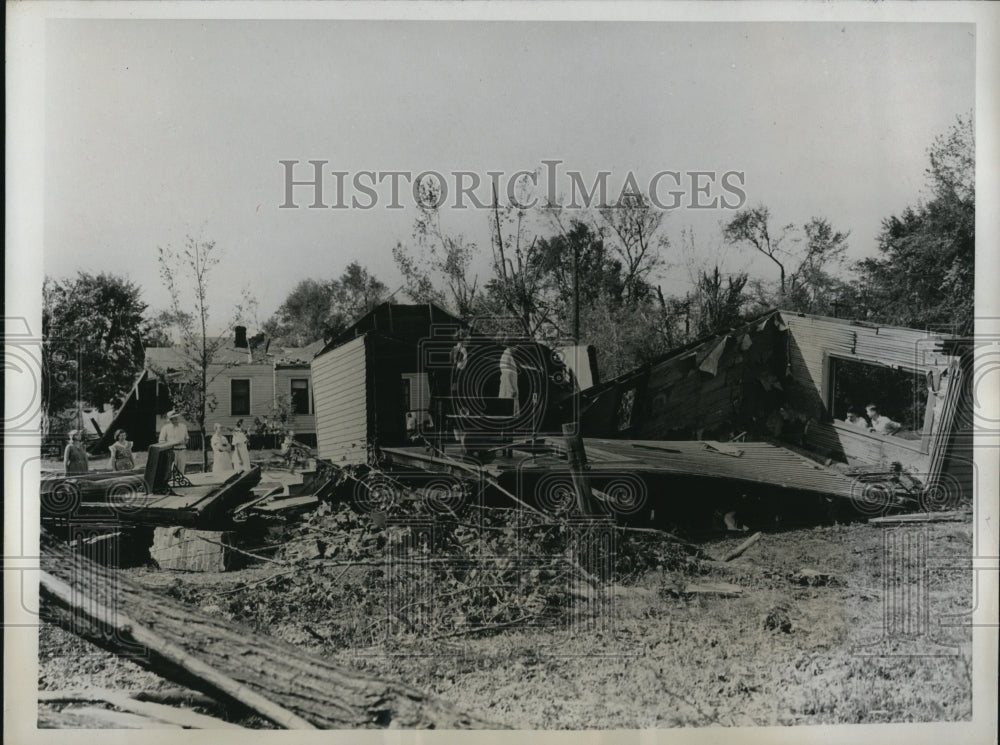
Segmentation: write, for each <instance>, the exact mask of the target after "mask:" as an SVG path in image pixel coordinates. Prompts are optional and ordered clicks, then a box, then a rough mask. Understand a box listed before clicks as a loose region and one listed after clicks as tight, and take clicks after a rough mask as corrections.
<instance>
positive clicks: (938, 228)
mask: <svg viewBox="0 0 1000 745" xmlns="http://www.w3.org/2000/svg"><path fill="white" fill-rule="evenodd" d="M974 135H975V130H974V127H973V122H972V116H971V114H970V115H968V116H966V117H959V118H958V121H957V123H956V124H955V125H954V126H953V127H952V129H951V130H950V131H949V132H948V133H947V134H945V135H941V136H939V137H937V138H936V139H935V140H934V143H933V145H932V146H931V148H930V150H929V151H928V157H929V160H930V167H929V168H928V169H927V176H928V186H929V187H930V193H931V198H930V200H929V201H927V202H926V203H918V204H917V205H916V206H914V207H907V208H906V209H905V210H903V213H902V214H901V215H899V216H896V215H893V216H891V217H888V218H886V219H885V220H883V221H882V230H881V232H880V233H879V236H878V250H879V254H880V255H879V256H877V257H874V258H870V259H865V260H864V261H862V262H860V263H859V265H858V270H859V272H860V276H861V289H860V291H859V292H858V295H859V296H860V297H859V301H860V302H861V303H864V305H865V306H867V308H868V315H869V317H870V318H872V319H873V320H878V321H881V322H883V323H892V324H898V325H903V326H912V327H917V328H924V327H929V326H943V327H946V328H950V329H953V330H955V331H956V332H958V333H971V332H972V330H973V318H974V314H975V308H974V290H975V246H976V224H975V222H976V194H975V138H974Z"/></svg>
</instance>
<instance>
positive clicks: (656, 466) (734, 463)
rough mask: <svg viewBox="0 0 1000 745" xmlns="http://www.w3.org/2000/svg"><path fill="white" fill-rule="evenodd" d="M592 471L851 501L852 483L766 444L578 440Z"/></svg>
mask: <svg viewBox="0 0 1000 745" xmlns="http://www.w3.org/2000/svg"><path fill="white" fill-rule="evenodd" d="M584 446H585V448H586V452H587V460H588V461H589V462H590V464H591V467H592V468H593V469H604V468H610V467H618V468H622V467H625V468H630V469H634V470H636V471H659V472H664V473H676V474H688V475H693V476H704V477H710V478H722V479H734V480H738V481H747V482H752V483H757V484H770V485H772V486H779V487H782V488H784V489H795V490H798V491H808V492H818V493H822V494H829V495H833V496H840V497H847V498H849V497H851V496H852V493H854V489H855V487H854V483H855V482H854V480H853V479H851V478H849V477H847V476H845V475H843V474H841V473H839V472H838V471H835V470H833V469H832V468H827V467H826V466H823V465H821V464H819V463H816V462H815V461H812V460H810V459H808V458H806V457H804V456H801V455H799V454H798V453H794V452H792V451H791V450H787V449H785V448H783V447H779V446H777V445H772V444H770V443H766V442H714V441H708V440H685V441H676V440H670V441H665V440H603V439H591V438H587V439H585V440H584Z"/></svg>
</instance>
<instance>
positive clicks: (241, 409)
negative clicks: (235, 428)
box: [229, 380, 250, 416]
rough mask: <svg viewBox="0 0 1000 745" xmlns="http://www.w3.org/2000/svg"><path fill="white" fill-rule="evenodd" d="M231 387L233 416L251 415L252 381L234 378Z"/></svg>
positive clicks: (231, 411) (231, 412)
mask: <svg viewBox="0 0 1000 745" xmlns="http://www.w3.org/2000/svg"><path fill="white" fill-rule="evenodd" d="M229 386H230V388H229V390H230V394H231V396H230V399H231V400H230V411H229V413H230V414H231V415H232V416H249V414H250V381H249V380H232V381H230V384H229Z"/></svg>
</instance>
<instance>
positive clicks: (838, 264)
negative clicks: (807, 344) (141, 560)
mask: <svg viewBox="0 0 1000 745" xmlns="http://www.w3.org/2000/svg"><path fill="white" fill-rule="evenodd" d="M928 160H929V164H928V167H927V169H926V175H927V190H928V192H927V196H926V197H925V198H923V199H920V200H918V201H916V202H915V203H914V204H913V205H911V206H909V207H907V208H906V209H904V210H903V211H902V213H901V214H899V215H890V216H888V217H886V218H885V219H884V220H883V221H882V225H881V229H880V231H879V233H878V235H877V236H876V245H877V253H876V255H875V256H872V257H869V258H866V259H864V260H862V261H860V262H857V263H855V264H853V265H849V266H848V265H845V258H844V257H845V254H846V251H847V249H848V245H849V243H848V241H849V238H850V236H849V234H848V233H847V232H843V231H840V230H838V229H836V227H835V226H834V224H833V223H832V222H831V221H830V220H829V219H828V218H826V217H824V216H814V217H811V218H810V219H809V220H808V221H806V222H805V223H804V224H801V225H781V224H778V223H777V222H776V221H775V219H774V217H773V215H772V211H771V208H770V207H769V206H767V205H757V206H754V207H749V208H746V209H743V210H741V211H739V212H737V213H735V214H734V215H733V216H732V217H731V218H729V219H728V220H726V221H725V222H724V223H723V224H722V225H721V226H720V234H719V236H718V237H717V240H718V241H719V242H721V244H722V245H725V246H732V247H735V248H737V249H739V250H742V251H746V252H749V253H752V254H754V255H760V256H762V257H764V258H765V259H766V262H767V265H768V266H769V267H770V268H771V274H770V275H769V276H767V277H766V278H751V277H749V276H748V274H747V273H746V272H731V271H727V270H726V268H725V267H723V266H720V265H719V263H718V262H708V263H705V262H704V261H701V262H699V261H698V260H697V258H695V259H691V260H690V261H689V267H688V270H689V275H690V279H691V282H690V285H691V287H690V289H689V290H688V292H686V293H684V294H683V295H676V294H672V295H671V294H665V293H664V292H663V290H662V287H661V281H662V279H663V276H664V272H665V271H666V270H667V269H668V266H669V265H673V267H676V264H677V258H678V255H679V253H680V252H681V250H682V249H686V250H687V254H688V256H689V257H698V256H703V255H704V254H705V251H704V250H703V249H704V246H701V245H699V244H698V242H697V241H696V240H695V238H694V236H693V234H691V233H690V232H685V233H684V234H683V235H682V239H681V245H678V246H675V245H673V244H672V242H671V241H670V240H669V238H668V236H667V234H666V227H667V225H666V216H667V213H666V212H664V211H662V210H659V209H656V208H654V207H653V206H652V205H651V204H650V203H649V201H648V199H647V198H645V197H643V196H642V195H638V194H632V195H625V196H624V197H622V198H621V199H620V200H619V202H618V203H617V204H615V205H613V206H608V207H604V208H600V209H594V210H590V211H579V210H574V211H568V210H564V209H561V208H558V207H556V206H540V207H536V208H533V209H530V210H529V209H519V208H517V207H515V206H508V207H501V206H499V205H498V204H497V201H496V198H495V196H494V205H493V208H492V209H491V210H490V211H489V215H488V220H489V230H490V245H489V248H488V251H486V250H484V249H481V248H480V247H479V246H478V245H476V243H475V242H473V241H470V240H469V239H467V238H466V237H465V236H464V235H462V234H457V233H454V232H451V231H449V230H448V228H447V226H446V225H445V224H444V219H443V216H442V214H441V213H440V212H439V211H438V210H437V209H434V208H432V207H426V206H424V207H420V208H419V211H418V214H417V217H416V220H415V223H414V228H413V232H412V236H411V237H410V239H409V240H408V241H406V242H405V243H404V242H399V243H398V244H397V245H396V246H395V247H394V248H393V250H392V255H393V260H394V262H395V265H396V268H397V269H398V271H399V273H400V274H401V275H402V277H403V287H402V288H401V289H400V290H398V291H397V293H399V294H401V295H403V297H401V298H398V299H401V300H409V301H411V302H433V303H435V304H437V305H440V306H441V307H443V308H445V309H447V310H449V311H450V312H452V313H453V314H455V315H457V316H459V317H461V318H463V319H471V318H474V317H477V316H497V315H500V316H514V317H516V318H518V319H520V321H521V322H522V323H523V325H524V327H525V328H526V329H527V331H528V332H529V333H530V334H532V335H536V336H539V337H541V338H547V339H558V340H565V341H570V340H572V341H576V342H578V343H580V344H592V345H594V346H595V347H596V349H597V352H598V360H599V364H600V366H601V374H602V376H603V377H606V378H607V377H613V376H616V375H618V374H621V373H624V372H626V371H628V370H630V369H633V368H635V367H636V366H639V365H641V364H643V363H644V362H646V361H648V360H650V359H653V358H655V357H657V356H659V355H661V354H663V353H664V352H667V351H669V350H671V349H673V348H675V347H677V346H680V345H682V344H685V343H687V342H689V341H692V340H694V339H697V338H700V337H702V336H707V335H711V334H714V333H717V332H719V331H721V330H724V329H727V328H731V327H734V326H737V325H739V324H741V323H743V322H745V321H747V320H748V319H751V318H753V317H755V316H756V315H759V314H760V313H762V312H764V311H766V310H769V309H771V308H782V309H787V310H793V311H801V312H808V313H816V314H820V315H835V316H842V317H850V318H854V319H859V320H866V321H871V322H877V323H884V324H891V325H900V326H909V327H914V328H932V329H935V330H939V331H949V332H952V333H957V334H971V333H972V332H973V317H974V306H973V297H974V293H973V291H974V286H975V276H974V274H975V272H974V269H975V146H974V127H973V121H972V116H971V114H969V115H967V116H963V117H958V118H957V121H956V123H955V124H954V125H953V127H952V128H951V129H950V130H949V131H948V132H947V133H945V134H943V135H940V136H939V137H937V138H936V139H935V140H934V142H933V143H932V145H931V147H930V149H929V151H928ZM424 188H427V189H433V188H434V187H433V184H427V185H425V187H424ZM424 197H425V198H422V199H421V200H419V203H420V204H421V205H430V204H435V203H437V201H438V200H436V199H434V198H433V197H434V195H433V194H427V195H424ZM685 244H686V245H685ZM159 259H160V268H161V279H162V280H163V282H164V284H165V286H166V287H167V289H168V290H169V292H170V296H171V306H170V307H169V308H168V309H165V310H161V311H159V312H155V313H154V312H151V311H150V309H149V308H148V307H147V306H146V304H145V303H144V302H143V301H142V299H141V291H140V289H139V288H138V287H137V286H136V285H135V284H133V283H132V282H130V281H129V280H127V279H125V278H122V277H118V276H115V275H111V274H97V275H94V274H89V273H82V272H81V273H79V274H78V275H77V276H76V277H74V278H71V279H67V280H61V281H59V280H55V279H52V278H46V280H45V285H44V287H43V299H44V303H43V337H44V339H45V342H46V343H45V345H44V346H45V352H44V357H45V359H44V364H45V366H46V374H45V375H44V376H43V391H42V392H43V404H44V410H45V412H46V414H47V415H48V416H52V415H54V414H55V413H56V412H60V411H64V410H66V409H70V408H72V407H73V406H74V405H75V402H77V401H84V402H87V403H90V404H92V405H95V406H98V407H101V406H105V405H109V404H110V405H111V406H113V407H114V406H117V405H118V404H120V402H121V400H122V398H123V396H124V395H125V394H126V393H127V392H128V390H129V388H130V386H131V384H132V381H133V380H134V378H135V375H136V374H137V372H138V371H140V370H141V369H142V366H143V349H144V348H145V347H147V346H160V345H169V344H171V343H173V344H174V346H175V347H176V348H179V349H180V350H181V352H182V353H183V356H184V357H185V359H189V360H190V365H189V369H188V371H187V373H188V374H187V375H186V376H182V377H183V384H182V383H181V382H178V383H176V386H177V393H178V395H179V396H180V398H181V399H182V400H184V401H188V400H189V403H190V406H188V405H187V404H185V405H184V408H190V409H191V411H190V414H191V415H192V417H191V418H192V420H193V421H197V422H199V423H201V422H203V420H204V417H205V414H206V412H210V411H211V409H212V408H213V406H212V402H211V401H210V400H208V397H207V383H208V372H207V369H208V366H209V363H210V362H211V360H212V358H213V355H214V354H215V351H216V348H215V347H214V346H213V345H214V344H215V342H213V341H212V340H211V339H209V337H208V336H207V334H206V325H207V323H208V317H209V308H208V304H207V290H208V287H209V283H210V273H211V270H212V268H213V267H214V266H215V265H216V264H217V262H218V260H219V251H218V249H217V248H216V246H215V244H214V242H211V241H196V240H193V239H188V241H187V243H186V244H185V246H184V247H183V248H182V249H180V250H178V251H172V250H170V249H161V253H160V256H159ZM482 259H485V262H484V261H482ZM484 264H485V265H486V266H487V269H486V271H485V274H484V276H480V274H479V273H477V271H476V267H479V266H483V265H484ZM394 294H396V293H394ZM389 297H390V291H389V287H388V286H387V285H386V284H385V283H384V282H383V281H382V280H381V279H379V278H378V277H377V276H376V275H375V274H374V273H373V272H372V271H370V270H369V269H368V268H366V267H365V266H363V265H361V264H359V263H357V262H352V263H350V264H349V265H348V266H347V267H345V269H344V271H343V272H342V273H341V274H340V276H338V277H335V278H330V279H315V278H310V279H304V280H302V281H301V282H299V283H298V284H297V285H296V286H295V288H294V289H293V290H292V291H291V292H290V293H289V294H288V296H287V297H286V298H285V300H284V301H283V302H282V304H281V305H280V306H279V308H278V309H277V311H276V312H275V313H274V314H273V315H272V316H271V317H270V318H268V319H267V320H266V321H265V322H264V323H263V324H261V327H260V328H261V331H262V333H263V334H264V335H265V337H266V338H267V339H269V340H270V341H271V343H273V344H276V345H284V346H303V345H305V344H308V343H310V342H313V341H316V340H319V339H329V338H331V337H333V336H334V335H336V334H337V333H339V332H340V331H342V330H343V329H344V328H346V327H347V326H349V325H350V324H351V323H352V322H353V321H354V320H356V319H357V318H358V317H359V316H360V315H362V314H363V313H365V312H367V311H368V310H370V309H371V308H373V307H374V306H375V305H377V304H378V303H380V302H383V301H385V300H386V299H388V298H389ZM253 306H254V303H253V298H252V297H251V296H250V295H249V294H245V295H244V297H243V299H242V301H241V302H240V303H237V305H236V307H234V308H233V309H232V321H231V322H230V326H229V328H230V329H231V327H232V325H233V324H234V323H235V322H236V321H237V319H238V318H240V317H246V315H247V313H248V312H249V310H250V309H252V308H253ZM175 379H177V378H176V376H175ZM178 380H179V379H178ZM172 393H173V391H172ZM199 412H200V414H199Z"/></svg>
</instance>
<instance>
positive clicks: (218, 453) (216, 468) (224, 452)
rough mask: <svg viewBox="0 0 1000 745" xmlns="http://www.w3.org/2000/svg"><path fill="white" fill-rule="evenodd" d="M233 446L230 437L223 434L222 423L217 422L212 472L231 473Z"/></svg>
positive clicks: (213, 442) (213, 445)
mask: <svg viewBox="0 0 1000 745" xmlns="http://www.w3.org/2000/svg"><path fill="white" fill-rule="evenodd" d="M231 451H232V447H231V446H230V444H229V438H228V437H226V436H225V435H224V434H222V425H221V424H218V423H216V425H215V433H214V434H213V435H212V454H213V458H212V473H229V472H230V471H232V470H233V457H232V455H231V454H230V453H231Z"/></svg>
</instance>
